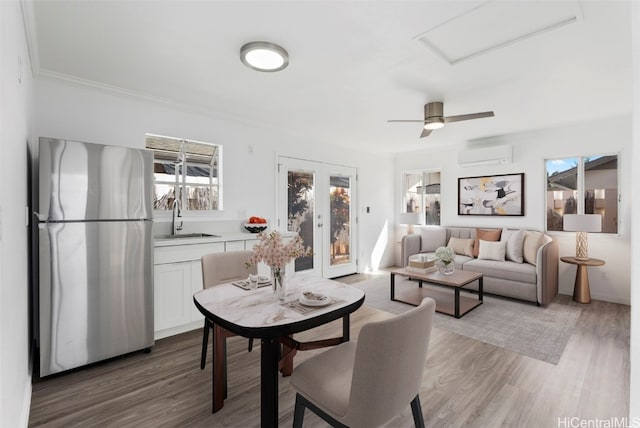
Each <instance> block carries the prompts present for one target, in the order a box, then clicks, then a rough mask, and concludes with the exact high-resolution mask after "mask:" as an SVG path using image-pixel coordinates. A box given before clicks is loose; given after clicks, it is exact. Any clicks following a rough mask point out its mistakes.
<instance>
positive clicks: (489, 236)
mask: <svg viewBox="0 0 640 428" xmlns="http://www.w3.org/2000/svg"><path fill="white" fill-rule="evenodd" d="M501 234H502V229H476V242H475V244H474V245H473V257H478V254H479V253H480V240H481V239H482V240H484V241H493V242H495V241H499V240H500V235H501Z"/></svg>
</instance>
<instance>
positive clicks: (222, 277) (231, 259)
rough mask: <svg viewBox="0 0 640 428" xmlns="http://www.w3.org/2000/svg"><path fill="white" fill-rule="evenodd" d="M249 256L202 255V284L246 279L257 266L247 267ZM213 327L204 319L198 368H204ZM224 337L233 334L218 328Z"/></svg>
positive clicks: (243, 253)
mask: <svg viewBox="0 0 640 428" xmlns="http://www.w3.org/2000/svg"><path fill="white" fill-rule="evenodd" d="M250 256H251V251H229V252H226V253H211V254H205V255H204V256H202V259H201V263H202V286H203V287H204V288H209V287H213V286H216V285H218V284H223V283H225V282H231V281H237V280H239V279H246V278H247V277H248V276H249V274H253V275H255V274H257V273H258V268H257V266H250V267H247V265H246V262H247V260H249V257H250ZM213 328H214V324H213V322H212V321H211V320H209V319H207V318H205V319H204V332H203V334H202V356H201V358H200V369H204V366H205V363H206V361H207V347H208V344H209V330H210V329H213ZM219 331H220V332H221V333H222V334H224V336H225V337H229V336H233V334H232V333H231V332H229V331H227V330H224V329H222V328H220V330H219ZM252 345H253V339H249V351H251V348H252Z"/></svg>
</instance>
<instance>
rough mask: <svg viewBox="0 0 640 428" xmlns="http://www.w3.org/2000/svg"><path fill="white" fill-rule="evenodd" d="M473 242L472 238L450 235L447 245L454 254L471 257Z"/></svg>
mask: <svg viewBox="0 0 640 428" xmlns="http://www.w3.org/2000/svg"><path fill="white" fill-rule="evenodd" d="M473 243H474V240H473V239H463V238H454V237H451V238H450V239H449V243H448V244H447V247H449V248H451V249H452V250H453V252H454V253H456V254H461V255H463V256H469V257H473Z"/></svg>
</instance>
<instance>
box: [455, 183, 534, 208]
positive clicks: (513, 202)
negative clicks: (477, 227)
mask: <svg viewBox="0 0 640 428" xmlns="http://www.w3.org/2000/svg"><path fill="white" fill-rule="evenodd" d="M458 215H495V216H523V215H524V173H519V174H505V175H488V176H483V177H464V178H458Z"/></svg>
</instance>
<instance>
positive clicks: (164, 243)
mask: <svg viewBox="0 0 640 428" xmlns="http://www.w3.org/2000/svg"><path fill="white" fill-rule="evenodd" d="M206 233H208V232H206ZM212 235H216V236H203V237H196V238H154V240H153V246H154V247H172V246H176V245H194V244H211V243H215V242H228V241H248V240H252V239H258V234H257V233H249V232H235V233H234V232H229V233H212ZM295 235H296V234H295V233H293V232H285V233H282V236H283V237H285V238H286V237H293V236H295Z"/></svg>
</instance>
